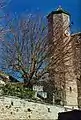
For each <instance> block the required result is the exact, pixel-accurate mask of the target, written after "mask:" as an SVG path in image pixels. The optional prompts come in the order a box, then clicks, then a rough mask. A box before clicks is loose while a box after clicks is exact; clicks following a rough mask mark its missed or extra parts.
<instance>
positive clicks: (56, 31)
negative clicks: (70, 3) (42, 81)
mask: <svg viewBox="0 0 81 120" xmlns="http://www.w3.org/2000/svg"><path fill="white" fill-rule="evenodd" d="M47 19H48V38H49V51H51V52H52V56H50V61H51V63H52V62H53V64H52V66H50V68H49V69H50V72H49V76H50V79H51V81H52V83H53V84H54V88H56V89H57V91H58V93H57V91H56V92H55V94H57V95H55V96H56V97H55V99H56V101H58V102H59V103H62V104H63V105H66V106H75V107H77V106H78V102H77V94H78V92H77V82H76V76H75V73H74V65H73V49H72V41H71V35H70V14H69V13H68V12H66V11H64V10H63V9H62V8H61V7H59V8H58V9H57V10H56V11H52V12H51V13H50V14H49V15H48V16H47ZM55 60H56V61H55ZM54 62H55V63H54Z"/></svg>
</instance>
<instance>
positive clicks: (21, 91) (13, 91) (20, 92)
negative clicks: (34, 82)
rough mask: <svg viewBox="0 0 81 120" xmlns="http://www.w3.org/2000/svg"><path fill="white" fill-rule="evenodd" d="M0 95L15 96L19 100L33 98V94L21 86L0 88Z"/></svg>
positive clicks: (11, 85)
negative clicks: (0, 90)
mask: <svg viewBox="0 0 81 120" xmlns="http://www.w3.org/2000/svg"><path fill="white" fill-rule="evenodd" d="M2 95H10V96H17V97H20V98H25V99H26V98H28V99H31V98H34V95H35V92H34V91H32V90H30V89H28V88H24V87H23V85H21V84H10V83H8V84H6V85H5V86H3V87H2Z"/></svg>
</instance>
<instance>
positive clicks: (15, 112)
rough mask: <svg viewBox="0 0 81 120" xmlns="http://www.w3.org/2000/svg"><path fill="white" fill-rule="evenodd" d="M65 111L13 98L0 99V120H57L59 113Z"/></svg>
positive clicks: (60, 108)
mask: <svg viewBox="0 0 81 120" xmlns="http://www.w3.org/2000/svg"><path fill="white" fill-rule="evenodd" d="M64 111H65V109H64V108H63V107H60V106H54V105H48V104H41V103H35V102H29V101H26V100H23V99H19V98H14V97H6V96H5V97H0V119H1V120H12V119H14V120H18V119H19V120H20V119H26V120H28V119H30V120H31V119H35V120H36V119H52V120H55V119H57V118H58V113H59V112H64Z"/></svg>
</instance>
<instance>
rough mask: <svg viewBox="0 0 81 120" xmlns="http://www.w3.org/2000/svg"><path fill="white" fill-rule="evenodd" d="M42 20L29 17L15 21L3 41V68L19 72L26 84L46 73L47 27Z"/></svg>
mask: <svg viewBox="0 0 81 120" xmlns="http://www.w3.org/2000/svg"><path fill="white" fill-rule="evenodd" d="M43 20H44V18H42V17H36V16H32V15H29V16H27V18H25V17H24V18H21V19H20V20H19V21H15V24H14V23H13V24H11V25H10V33H8V34H7V36H6V40H5V41H3V48H2V49H3V56H2V59H3V64H4V67H5V68H6V69H12V71H17V72H19V73H20V74H21V75H22V78H23V79H24V82H25V83H27V82H28V84H29V83H30V81H31V80H39V79H40V78H41V77H42V76H43V75H44V74H45V73H47V67H48V66H47V64H48V63H47V56H48V52H47V50H48V46H47V43H48V42H47V26H46V25H45V23H44V22H43Z"/></svg>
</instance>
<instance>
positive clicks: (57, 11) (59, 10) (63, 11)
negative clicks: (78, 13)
mask: <svg viewBox="0 0 81 120" xmlns="http://www.w3.org/2000/svg"><path fill="white" fill-rule="evenodd" d="M61 13H64V14H67V15H70V14H69V13H68V12H66V11H65V10H63V9H62V7H61V6H59V7H58V9H57V10H56V11H52V12H51V13H50V14H49V15H48V16H47V18H48V17H49V16H50V15H53V14H61Z"/></svg>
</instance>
